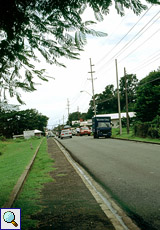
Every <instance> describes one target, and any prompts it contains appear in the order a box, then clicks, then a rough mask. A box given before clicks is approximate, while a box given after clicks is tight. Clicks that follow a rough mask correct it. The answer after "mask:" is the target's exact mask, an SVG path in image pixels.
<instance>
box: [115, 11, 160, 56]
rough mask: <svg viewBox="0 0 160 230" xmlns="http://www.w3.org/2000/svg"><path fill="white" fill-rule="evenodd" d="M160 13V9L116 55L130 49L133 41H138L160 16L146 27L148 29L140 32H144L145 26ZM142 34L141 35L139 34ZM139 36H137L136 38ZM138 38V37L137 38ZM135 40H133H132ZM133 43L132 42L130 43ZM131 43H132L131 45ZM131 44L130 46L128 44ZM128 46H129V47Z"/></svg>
mask: <svg viewBox="0 0 160 230" xmlns="http://www.w3.org/2000/svg"><path fill="white" fill-rule="evenodd" d="M159 13H160V11H159V12H158V13H157V14H156V15H155V16H154V17H153V18H151V20H150V21H149V22H148V23H147V24H146V25H145V26H144V27H143V28H142V29H141V30H140V31H139V32H138V33H137V34H136V35H135V36H134V37H133V38H132V39H131V40H130V41H129V42H128V43H127V44H126V45H125V46H123V47H122V49H121V50H120V51H119V52H118V53H117V54H116V55H115V56H116V57H118V56H119V55H121V53H123V52H124V51H125V50H126V49H128V48H129V47H130V46H131V45H133V43H134V42H135V41H137V40H138V39H139V38H140V37H141V36H142V34H144V33H145V32H146V31H147V30H148V29H149V28H150V27H151V26H152V25H153V24H154V23H155V22H156V21H157V20H158V19H159V18H160V16H159V17H158V18H157V19H156V20H155V21H154V22H153V23H152V24H151V25H150V26H149V27H148V28H146V30H145V31H144V32H143V33H141V34H140V32H142V31H143V30H144V29H145V27H146V26H148V24H149V23H150V22H151V21H152V20H153V19H154V18H155V17H156V16H157V15H158V14H159ZM139 34H140V35H139ZM137 35H139V36H138V37H137ZM136 37H137V38H136ZM135 38H136V39H135ZM134 39H135V40H134ZM133 40H134V41H133ZM132 41H133V42H132ZM130 43H131V44H130ZM129 44H130V45H129ZM128 45H129V46H128ZM127 46H128V47H127ZM124 48H125V49H124Z"/></svg>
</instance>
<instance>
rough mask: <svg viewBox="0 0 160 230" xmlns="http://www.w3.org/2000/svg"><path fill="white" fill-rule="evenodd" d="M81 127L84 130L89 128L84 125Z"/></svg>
mask: <svg viewBox="0 0 160 230" xmlns="http://www.w3.org/2000/svg"><path fill="white" fill-rule="evenodd" d="M81 129H82V130H86V129H87V130H88V129H89V128H88V127H82V128H81Z"/></svg>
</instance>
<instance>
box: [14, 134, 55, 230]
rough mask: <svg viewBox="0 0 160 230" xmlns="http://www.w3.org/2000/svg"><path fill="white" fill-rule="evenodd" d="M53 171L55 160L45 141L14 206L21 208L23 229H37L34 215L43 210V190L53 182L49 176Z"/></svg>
mask: <svg viewBox="0 0 160 230" xmlns="http://www.w3.org/2000/svg"><path fill="white" fill-rule="evenodd" d="M52 170H53V159H51V158H50V156H49V154H48V152H47V141H46V139H44V140H43V142H42V144H41V146H40V149H39V152H38V154H37V156H36V159H35V161H34V164H33V166H32V169H31V171H30V173H29V175H28V177H27V179H26V181H25V184H24V186H23V189H22V191H21V193H20V195H19V197H18V199H17V200H16V201H15V203H14V204H13V208H21V228H22V229H25V230H29V229H31V227H35V228H36V225H37V221H35V220H32V215H34V214H36V213H38V212H40V211H41V210H42V209H43V206H42V204H41V203H40V202H39V201H40V197H41V190H42V188H43V185H44V183H47V182H50V181H53V179H52V178H51V176H50V175H49V172H50V171H52Z"/></svg>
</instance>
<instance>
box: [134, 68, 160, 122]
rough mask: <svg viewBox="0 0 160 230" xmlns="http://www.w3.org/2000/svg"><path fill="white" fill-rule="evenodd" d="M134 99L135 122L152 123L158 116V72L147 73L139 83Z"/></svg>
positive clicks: (159, 99) (159, 105)
mask: <svg viewBox="0 0 160 230" xmlns="http://www.w3.org/2000/svg"><path fill="white" fill-rule="evenodd" d="M136 98H137V99H136V103H135V112H136V117H137V120H139V121H141V122H147V121H152V120H153V119H154V118H155V117H156V116H157V115H160V70H157V71H153V72H151V73H149V75H148V76H146V77H145V78H143V79H142V80H141V81H140V82H139V85H138V88H137V92H136Z"/></svg>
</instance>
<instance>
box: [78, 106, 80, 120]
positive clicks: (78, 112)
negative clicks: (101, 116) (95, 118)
mask: <svg viewBox="0 0 160 230" xmlns="http://www.w3.org/2000/svg"><path fill="white" fill-rule="evenodd" d="M77 112H78V120H79V119H80V117H79V106H77Z"/></svg>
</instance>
